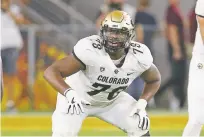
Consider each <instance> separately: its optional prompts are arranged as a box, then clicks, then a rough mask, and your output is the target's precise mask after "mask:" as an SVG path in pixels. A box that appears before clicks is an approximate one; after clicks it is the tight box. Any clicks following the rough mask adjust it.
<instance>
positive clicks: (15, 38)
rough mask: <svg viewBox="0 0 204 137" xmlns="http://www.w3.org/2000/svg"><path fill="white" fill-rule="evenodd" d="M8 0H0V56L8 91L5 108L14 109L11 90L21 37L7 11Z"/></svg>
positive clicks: (12, 89) (12, 88) (20, 46)
mask: <svg viewBox="0 0 204 137" xmlns="http://www.w3.org/2000/svg"><path fill="white" fill-rule="evenodd" d="M9 6H10V1H9V0H2V1H1V23H2V25H1V40H2V41H1V57H2V64H3V73H4V84H5V87H6V88H7V91H8V102H7V110H8V111H11V110H15V104H14V98H13V96H14V95H13V92H14V90H15V87H14V83H13V81H14V79H16V61H17V58H18V55H19V51H20V49H21V48H22V44H23V43H22V38H21V34H20V31H19V28H18V26H17V25H16V23H15V21H14V20H13V18H12V16H11V15H10V12H9Z"/></svg>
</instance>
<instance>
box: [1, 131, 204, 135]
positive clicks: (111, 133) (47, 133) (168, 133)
mask: <svg viewBox="0 0 204 137" xmlns="http://www.w3.org/2000/svg"><path fill="white" fill-rule="evenodd" d="M182 132H183V129H177V130H175V129H173V130H171V129H169V130H151V135H152V136H181V135H182ZM51 134H52V133H51V131H47V130H43V131H34V130H31V131H29V130H18V131H3V132H2V136H50V135H51ZM125 135H126V134H125V133H124V132H123V131H121V130H107V129H94V130H83V129H82V130H81V131H80V133H79V136H125ZM201 136H204V129H203V130H202V132H201Z"/></svg>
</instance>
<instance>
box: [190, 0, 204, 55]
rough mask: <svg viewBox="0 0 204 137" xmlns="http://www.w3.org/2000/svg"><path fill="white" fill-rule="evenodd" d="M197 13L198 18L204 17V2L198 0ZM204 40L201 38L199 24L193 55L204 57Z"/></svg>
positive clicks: (203, 0)
mask: <svg viewBox="0 0 204 137" xmlns="http://www.w3.org/2000/svg"><path fill="white" fill-rule="evenodd" d="M195 13H196V15H198V16H203V17H204V0H198V1H197V3H196V8H195ZM197 24H198V23H197ZM203 43H204V42H203V40H202V37H201V33H200V26H199V24H198V28H197V32H196V37H195V45H194V48H193V54H196V55H198V54H203V55H204V45H203Z"/></svg>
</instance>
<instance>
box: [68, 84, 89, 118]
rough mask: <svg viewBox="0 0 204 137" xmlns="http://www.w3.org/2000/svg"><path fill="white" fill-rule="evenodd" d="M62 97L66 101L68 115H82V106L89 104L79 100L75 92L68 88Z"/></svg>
mask: <svg viewBox="0 0 204 137" xmlns="http://www.w3.org/2000/svg"><path fill="white" fill-rule="evenodd" d="M64 96H65V97H66V98H67V100H68V114H72V115H73V114H77V115H79V114H80V113H84V108H83V105H82V103H83V104H86V105H90V103H89V102H87V101H85V100H81V99H80V98H79V96H78V95H77V92H76V91H74V90H73V89H71V88H69V89H67V90H66V91H65V92H64Z"/></svg>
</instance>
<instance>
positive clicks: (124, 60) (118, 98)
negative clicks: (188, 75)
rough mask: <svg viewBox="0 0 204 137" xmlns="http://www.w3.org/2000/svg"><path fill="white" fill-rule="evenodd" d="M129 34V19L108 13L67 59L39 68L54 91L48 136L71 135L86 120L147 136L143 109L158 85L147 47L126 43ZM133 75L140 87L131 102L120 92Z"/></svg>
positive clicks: (156, 74) (156, 70)
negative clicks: (97, 31) (97, 32)
mask: <svg viewBox="0 0 204 137" xmlns="http://www.w3.org/2000/svg"><path fill="white" fill-rule="evenodd" d="M133 35H134V26H133V22H132V20H131V18H130V16H129V15H128V14H127V13H125V12H123V11H113V12H111V13H110V14H108V15H107V16H106V18H105V19H104V20H103V22H102V25H101V30H100V35H93V36H89V37H86V38H83V39H81V40H79V41H78V43H77V44H76V45H75V46H74V49H73V53H72V55H69V56H67V57H66V58H64V59H62V60H59V61H56V62H55V63H54V64H52V65H51V66H50V67H48V68H47V69H46V70H45V72H44V77H45V79H46V80H47V81H48V82H49V83H50V84H51V85H52V86H53V87H54V88H55V89H56V90H57V91H58V92H59V93H58V96H57V104H56V110H55V111H54V113H53V116H52V131H53V137H64V136H77V134H78V132H79V130H80V128H81V125H82V122H83V120H84V119H85V118H86V117H87V116H96V117H98V118H100V119H102V120H104V121H106V122H108V123H111V124H113V125H115V126H117V127H118V128H120V129H122V130H123V131H125V132H127V134H128V135H129V136H143V135H145V136H147V135H149V132H148V131H149V127H150V120H149V118H148V116H147V113H146V111H145V108H146V105H147V102H148V100H149V99H151V98H152V97H153V96H154V94H155V93H156V92H157V90H158V88H159V86H160V73H159V71H158V69H157V67H156V66H155V65H154V64H153V63H152V62H153V58H152V55H151V53H150V51H149V49H148V48H147V46H145V45H144V44H141V43H138V42H134V41H131V39H132V38H133ZM139 75H141V77H142V78H143V79H144V80H145V82H146V85H145V87H144V91H143V94H142V95H141V97H140V99H139V100H138V101H136V100H135V99H133V98H132V97H131V96H130V95H128V94H127V93H126V92H125V91H126V88H127V87H128V86H129V85H130V83H131V82H132V81H133V80H134V79H135V78H136V77H138V76H139ZM63 78H66V80H65V81H64V79H63Z"/></svg>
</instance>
